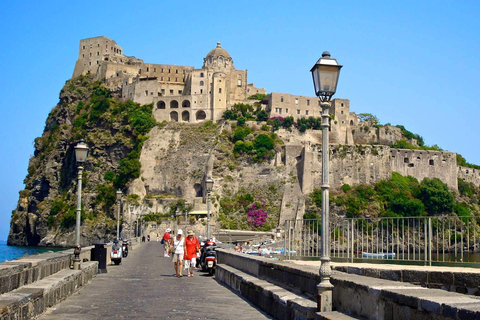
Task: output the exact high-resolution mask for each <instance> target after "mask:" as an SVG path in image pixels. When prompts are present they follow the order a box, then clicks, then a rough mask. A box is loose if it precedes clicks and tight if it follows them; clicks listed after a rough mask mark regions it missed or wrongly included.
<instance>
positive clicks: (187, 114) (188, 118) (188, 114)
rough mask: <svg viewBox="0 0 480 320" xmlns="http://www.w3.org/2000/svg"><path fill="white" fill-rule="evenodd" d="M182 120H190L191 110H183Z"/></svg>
mask: <svg viewBox="0 0 480 320" xmlns="http://www.w3.org/2000/svg"><path fill="white" fill-rule="evenodd" d="M182 121H184V122H190V112H188V111H183V112H182Z"/></svg>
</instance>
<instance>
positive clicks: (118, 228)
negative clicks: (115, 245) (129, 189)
mask: <svg viewBox="0 0 480 320" xmlns="http://www.w3.org/2000/svg"><path fill="white" fill-rule="evenodd" d="M121 200H122V190H120V189H118V190H117V208H118V209H117V240H119V239H120V238H119V235H120V201H121Z"/></svg>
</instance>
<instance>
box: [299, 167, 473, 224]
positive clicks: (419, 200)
mask: <svg viewBox="0 0 480 320" xmlns="http://www.w3.org/2000/svg"><path fill="white" fill-rule="evenodd" d="M458 186H459V192H458V194H457V193H455V192H452V191H451V190H449V188H448V186H447V185H446V184H445V183H443V182H442V181H440V180H439V179H436V178H434V179H429V178H425V179H423V180H422V181H421V182H419V181H418V180H417V179H415V178H413V177H411V176H406V177H404V176H402V175H400V174H399V173H396V172H394V173H392V177H391V178H390V179H389V180H384V181H379V182H377V183H375V184H374V185H372V186H369V185H363V184H361V185H358V186H356V187H352V186H350V185H348V184H344V185H343V186H342V187H341V190H338V191H333V192H332V194H331V199H330V200H331V203H332V204H334V205H335V206H337V207H338V208H339V209H340V211H341V212H345V214H346V216H347V217H348V218H358V217H365V216H366V215H368V216H371V217H419V216H436V215H443V214H448V215H457V216H462V217H465V216H467V217H468V216H472V215H474V216H478V217H480V187H475V186H474V185H473V184H471V183H468V182H465V181H463V180H462V179H459V180H458ZM311 201H312V203H313V204H314V206H312V207H310V210H308V214H307V217H310V218H312V217H314V216H316V214H318V212H319V211H318V210H319V208H320V207H321V191H320V190H315V191H314V192H313V193H312V194H311Z"/></svg>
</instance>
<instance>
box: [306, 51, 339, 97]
mask: <svg viewBox="0 0 480 320" xmlns="http://www.w3.org/2000/svg"><path fill="white" fill-rule="evenodd" d="M342 67H343V66H341V65H339V64H338V62H337V59H332V58H331V57H330V53H329V52H328V51H325V52H323V53H322V57H321V58H320V59H318V61H317V63H315V65H314V66H313V67H312V69H311V70H310V72H311V73H312V78H313V86H314V88H315V95H317V97H319V98H320V99H321V100H322V101H330V99H331V97H332V96H333V95H334V94H335V92H336V91H337V83H338V76H339V74H340V69H341V68H342Z"/></svg>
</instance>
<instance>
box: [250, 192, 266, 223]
mask: <svg viewBox="0 0 480 320" xmlns="http://www.w3.org/2000/svg"><path fill="white" fill-rule="evenodd" d="M264 206H265V203H264V202H263V199H261V198H260V199H259V201H258V202H254V203H252V204H251V205H250V207H249V208H248V212H247V221H248V222H249V223H250V224H253V225H254V226H255V227H260V226H262V225H263V224H264V223H265V222H267V217H268V214H267V212H266V211H265V210H263V207H264Z"/></svg>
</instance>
